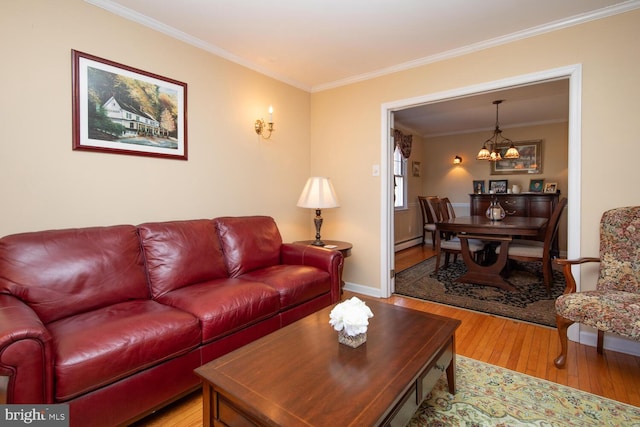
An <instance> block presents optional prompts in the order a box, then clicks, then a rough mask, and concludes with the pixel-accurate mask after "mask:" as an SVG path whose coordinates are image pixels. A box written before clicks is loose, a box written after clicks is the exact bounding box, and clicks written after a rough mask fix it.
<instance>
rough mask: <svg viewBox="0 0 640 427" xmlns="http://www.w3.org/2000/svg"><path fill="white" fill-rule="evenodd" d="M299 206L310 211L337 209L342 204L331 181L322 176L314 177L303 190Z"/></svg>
mask: <svg viewBox="0 0 640 427" xmlns="http://www.w3.org/2000/svg"><path fill="white" fill-rule="evenodd" d="M298 206H299V207H301V208H309V209H324V208H337V207H338V206H340V204H339V203H338V196H336V191H335V190H334V189H333V184H332V183H331V180H330V179H329V178H325V177H322V176H312V177H311V178H309V179H308V180H307V183H306V184H305V186H304V188H303V189H302V193H301V194H300V198H299V199H298Z"/></svg>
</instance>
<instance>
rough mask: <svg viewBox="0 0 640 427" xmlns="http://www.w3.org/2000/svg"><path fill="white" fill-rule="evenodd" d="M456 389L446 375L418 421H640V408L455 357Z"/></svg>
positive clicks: (552, 426)
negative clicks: (450, 387) (452, 390)
mask: <svg viewBox="0 0 640 427" xmlns="http://www.w3.org/2000/svg"><path fill="white" fill-rule="evenodd" d="M456 359H457V361H456V388H457V392H456V394H455V395H452V394H450V393H449V392H448V387H447V377H446V375H443V376H442V378H440V380H439V381H438V382H437V383H436V385H435V386H434V388H433V390H432V391H431V393H430V394H429V395H428V396H427V399H426V400H425V401H424V402H423V403H422V405H421V406H420V408H419V409H418V411H417V412H416V413H415V415H414V416H413V418H412V419H411V421H410V422H409V424H408V426H409V427H417V426H429V427H433V426H443V427H444V426H447V427H456V426H465V427H472V426H474V427H475V426H477V427H480V426H496V427H510V426H541V427H542V426H544V427H564V426H625V427H627V426H628V427H632V426H640V408H638V407H635V406H631V405H627V404H624V403H621V402H617V401H615V400H610V399H606V398H603V397H600V396H596V395H594V394H590V393H586V392H583V391H580V390H576V389H573V388H570V387H567V386H563V385H559V384H555V383H552V382H550V381H546V380H541V379H538V378H534V377H531V376H529V375H525V374H520V373H518V372H514V371H510V370H508V369H504V368H500V367H498V366H494V365H489V364H487V363H483V362H479V361H477V360H473V359H469V358H466V357H463V356H459V355H458V356H456Z"/></svg>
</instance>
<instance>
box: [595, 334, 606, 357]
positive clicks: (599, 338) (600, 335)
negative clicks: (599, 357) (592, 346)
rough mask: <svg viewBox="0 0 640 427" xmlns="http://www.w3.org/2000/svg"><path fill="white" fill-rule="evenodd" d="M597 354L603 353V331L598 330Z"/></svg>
mask: <svg viewBox="0 0 640 427" xmlns="http://www.w3.org/2000/svg"><path fill="white" fill-rule="evenodd" d="M596 348H597V350H598V354H602V353H604V331H601V330H599V329H598V346H597V347H596Z"/></svg>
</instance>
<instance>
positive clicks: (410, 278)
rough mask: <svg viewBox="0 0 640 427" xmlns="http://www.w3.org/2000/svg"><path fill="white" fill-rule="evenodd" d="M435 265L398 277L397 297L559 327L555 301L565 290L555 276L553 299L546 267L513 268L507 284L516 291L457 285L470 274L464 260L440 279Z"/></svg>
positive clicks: (442, 270)
mask: <svg viewBox="0 0 640 427" xmlns="http://www.w3.org/2000/svg"><path fill="white" fill-rule="evenodd" d="M441 262H443V261H441ZM435 263H436V258H435V257H432V258H429V259H427V260H424V261H422V262H421V263H419V264H417V265H414V266H413V267H410V268H408V269H406V270H403V271H401V272H400V273H398V274H397V275H396V290H395V293H396V294H399V295H405V296H409V297H413V298H418V299H423V300H427V301H433V302H438V303H442V304H447V305H452V306H455V307H461V308H467V309H470V310H475V311H480V312H483V313H489V314H495V315H498V316H503V317H509V318H512V319H517V320H523V321H526V322H531V323H536V324H540V325H545V326H551V327H555V325H556V311H555V306H554V304H555V299H556V298H557V297H558V296H560V295H562V292H563V291H564V288H565V280H564V275H563V274H562V273H561V272H559V271H554V272H553V286H552V288H551V297H549V296H548V295H547V290H546V288H545V286H544V281H543V279H542V263H538V262H529V263H518V264H517V265H516V266H515V268H512V270H511V274H510V275H509V277H507V279H506V280H507V281H508V282H509V283H511V284H512V285H514V286H515V287H516V289H517V290H516V291H507V290H503V289H500V288H495V287H493V286H483V285H474V284H469V283H458V282H456V279H457V278H458V277H460V276H462V275H463V274H464V273H466V271H467V268H466V266H465V265H464V262H463V261H462V260H461V259H459V260H458V262H455V263H450V264H449V266H448V267H447V268H444V267H441V268H440V270H439V271H438V275H437V276H436V275H435V274H434V273H433V270H434V268H435ZM443 264H444V262H443Z"/></svg>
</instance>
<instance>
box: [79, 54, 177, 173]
mask: <svg viewBox="0 0 640 427" xmlns="http://www.w3.org/2000/svg"><path fill="white" fill-rule="evenodd" d="M71 56H72V64H73V65H72V87H73V99H72V108H73V149H74V150H86V151H101V152H105V153H117V154H133V155H138V156H152V157H165V158H170V159H180V160H187V84H186V83H182V82H179V81H177V80H173V79H170V78H167V77H162V76H159V75H157V74H153V73H150V72H147V71H142V70H138V69H136V68H132V67H129V66H126V65H123V64H118V63H116V62H113V61H109V60H107V59H103V58H98V57H96V56H93V55H89V54H87V53H83V52H78V51H77V50H72V51H71Z"/></svg>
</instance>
